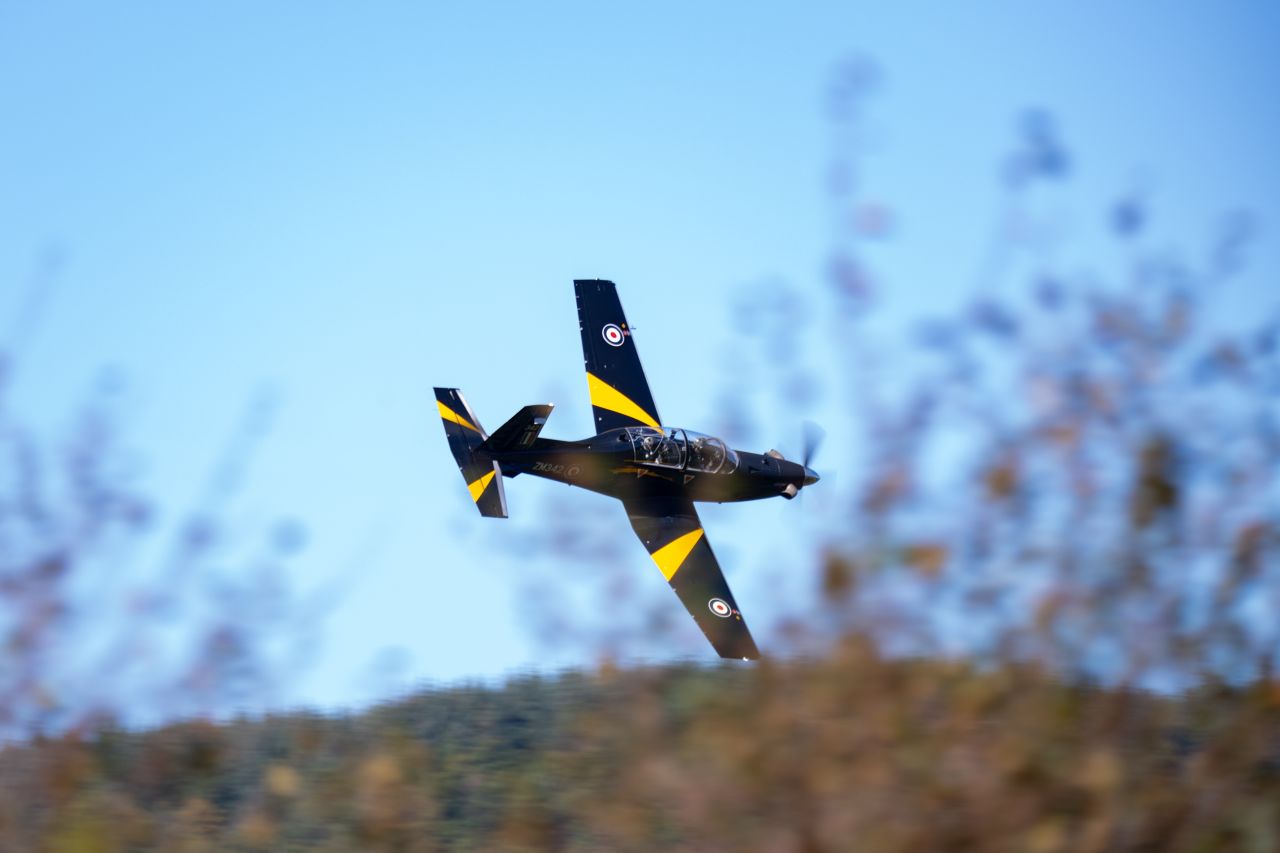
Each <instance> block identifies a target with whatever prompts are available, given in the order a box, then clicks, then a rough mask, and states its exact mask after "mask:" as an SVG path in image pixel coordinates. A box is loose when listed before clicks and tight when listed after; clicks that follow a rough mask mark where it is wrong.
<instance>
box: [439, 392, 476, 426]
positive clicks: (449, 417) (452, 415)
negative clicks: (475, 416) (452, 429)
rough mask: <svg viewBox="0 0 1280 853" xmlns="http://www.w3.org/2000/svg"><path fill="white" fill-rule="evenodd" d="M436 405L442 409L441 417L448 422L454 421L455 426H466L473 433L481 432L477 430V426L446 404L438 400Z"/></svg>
mask: <svg viewBox="0 0 1280 853" xmlns="http://www.w3.org/2000/svg"><path fill="white" fill-rule="evenodd" d="M436 405H437V406H438V407H439V408H440V417H442V418H444V419H445V420H446V421H452V422H453V423H455V424H459V425H461V426H464V427H466V428H467V429H469V430H471V431H472V432H479V431H480V430H478V429H477V428H476V426H475V424H473V423H471V421H469V420H467V419H466V418H464V417H463V416H462V415H460V414H458V413H457V412H455V411H454V410H453V409H451V408H449V407H448V406H446V405H445V404H444V403H441V402H440V401H439V400H436Z"/></svg>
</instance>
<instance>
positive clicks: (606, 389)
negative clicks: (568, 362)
mask: <svg viewBox="0 0 1280 853" xmlns="http://www.w3.org/2000/svg"><path fill="white" fill-rule="evenodd" d="M587 390H588V391H589V392H590V393H591V405H593V406H597V407H599V408H601V409H608V410H609V411H611V412H617V413H618V414H620V415H625V416H626V417H628V418H633V419H635V420H637V421H639V422H640V423H642V424H645V425H646V426H651V427H653V428H654V429H658V428H659V427H658V422H657V421H656V420H655V419H654V417H653V415H651V414H649V413H648V412H646V411H645V410H644V409H642V408H640V407H639V406H637V405H636V404H635V403H634V402H633V401H632V399H631V398H630V397H628V396H627V395H626V394H623V393H622V392H621V391H619V390H618V389H617V388H614V387H613V386H612V385H610V384H609V383H608V382H605V381H604V380H603V379H600V378H599V377H597V376H596V375H595V374H593V373H590V372H588V373H587Z"/></svg>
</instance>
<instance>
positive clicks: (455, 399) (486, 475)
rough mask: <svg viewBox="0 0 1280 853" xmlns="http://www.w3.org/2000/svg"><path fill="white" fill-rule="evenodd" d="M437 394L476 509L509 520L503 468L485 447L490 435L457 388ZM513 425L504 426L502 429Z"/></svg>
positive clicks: (438, 404) (463, 477)
mask: <svg viewBox="0 0 1280 853" xmlns="http://www.w3.org/2000/svg"><path fill="white" fill-rule="evenodd" d="M435 391H436V406H437V407H438V408H439V410H440V419H441V420H442V421H444V434H445V436H446V437H447V438H448V439H449V450H451V451H452V452H453V458H454V459H455V460H456V461H457V463H458V470H459V471H461V472H462V479H463V480H465V481H466V483H467V490H468V491H470V492H471V499H472V500H473V501H475V503H476V509H478V510H480V514H481V515H483V516H487V517H489V518H506V517H507V496H506V493H505V492H504V491H503V490H502V469H501V468H500V467H499V466H498V463H497V462H495V461H494V459H493V457H492V456H491V455H490V454H489V450H490V449H491V448H486V447H485V443H486V441H487V440H488V439H489V434H488V433H486V432H485V431H484V428H483V427H482V426H480V421H479V420H478V419H477V418H476V416H475V413H474V412H472V411H471V407H470V406H468V405H467V401H466V398H464V397H463V396H462V392H461V391H459V390H458V389H457V388H437V389H435ZM529 408H536V407H529ZM513 420H514V419H513ZM544 420H545V418H544ZM510 423H511V422H510V421H508V422H507V424H504V425H503V429H506V428H507V426H509V425H510ZM498 432H499V433H501V432H502V430H499V431H498ZM535 436H536V433H535ZM494 437H495V438H496V437H497V435H496V434H495V436H494Z"/></svg>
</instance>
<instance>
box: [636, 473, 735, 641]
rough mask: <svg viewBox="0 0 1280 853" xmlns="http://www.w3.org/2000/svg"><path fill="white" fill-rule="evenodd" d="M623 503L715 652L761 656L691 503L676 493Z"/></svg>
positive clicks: (660, 566) (655, 560) (642, 539)
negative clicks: (675, 495) (671, 496)
mask: <svg viewBox="0 0 1280 853" xmlns="http://www.w3.org/2000/svg"><path fill="white" fill-rule="evenodd" d="M623 505H624V506H626V508H627V517H628V518H630V519H631V526H632V527H633V528H635V531H636V535H637V536H639V537H640V541H641V542H643V543H644V547H645V548H647V549H648V551H649V556H651V557H653V561H654V562H655V563H657V564H658V568H659V570H661V572H662V576H663V577H665V578H666V579H667V583H669V584H671V588H672V589H674V590H675V591H676V595H677V596H679V597H680V602H681V603H682V604H684V606H685V609H686V610H688V611H689V614H690V615H691V616H693V621H695V622H697V623H698V627H699V628H701V629H702V633H704V634H706V635H707V639H708V640H710V641H711V645H712V646H714V647H715V650H716V652H718V653H719V655H720V657H722V658H739V659H742V660H755V659H756V658H758V657H760V651H759V650H758V649H757V648H756V643H755V640H753V639H751V632H750V631H748V630H747V623H746V622H744V621H743V620H742V614H741V613H740V612H739V611H738V603H737V602H736V601H735V600H734V598H733V593H732V592H730V591H729V584H728V583H727V582H726V581H725V579H724V575H723V574H722V573H721V572H720V563H719V562H718V561H717V560H716V555H715V553H714V552H712V550H711V543H710V542H708V541H707V537H706V536H705V535H703V532H702V522H701V521H699V519H698V513H697V511H696V510H695V509H694V508H693V503H692V502H691V501H687V500H683V499H679V498H632V499H628V500H624V501H623Z"/></svg>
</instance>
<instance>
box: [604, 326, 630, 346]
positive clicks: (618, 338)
mask: <svg viewBox="0 0 1280 853" xmlns="http://www.w3.org/2000/svg"><path fill="white" fill-rule="evenodd" d="M601 334H602V335H604V342H605V343H606V344H608V345H609V346H611V347H620V346H622V342H623V341H625V340H626V336H625V335H623V333H622V330H621V329H619V328H618V327H617V326H615V325H614V324H613V323H610V324H609V325H607V326H605V327H604V328H603V329H602V330H601Z"/></svg>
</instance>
